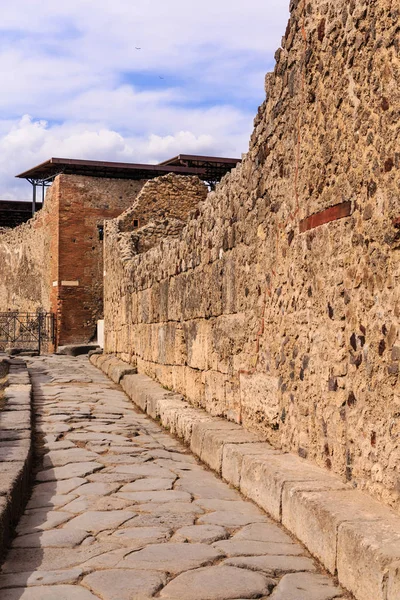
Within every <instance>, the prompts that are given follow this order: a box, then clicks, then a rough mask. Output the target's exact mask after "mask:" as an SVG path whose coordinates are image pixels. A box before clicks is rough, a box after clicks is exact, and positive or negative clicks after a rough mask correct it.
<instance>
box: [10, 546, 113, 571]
mask: <svg viewBox="0 0 400 600" xmlns="http://www.w3.org/2000/svg"><path fill="white" fill-rule="evenodd" d="M117 549H118V545H117V544H115V543H111V542H99V543H94V544H92V545H90V546H78V547H77V548H75V549H74V551H73V552H71V550H70V549H69V548H43V549H42V550H41V551H40V552H39V553H38V551H37V549H36V548H15V549H11V550H10V551H9V553H8V555H7V558H6V560H5V562H4V564H3V566H2V572H3V573H20V572H24V571H31V572H34V571H36V570H37V569H38V568H40V570H41V571H54V570H59V569H69V568H71V567H76V566H79V565H81V564H83V563H84V562H86V561H88V560H89V559H91V558H93V557H95V556H99V555H100V554H104V553H107V552H111V551H112V550H117Z"/></svg>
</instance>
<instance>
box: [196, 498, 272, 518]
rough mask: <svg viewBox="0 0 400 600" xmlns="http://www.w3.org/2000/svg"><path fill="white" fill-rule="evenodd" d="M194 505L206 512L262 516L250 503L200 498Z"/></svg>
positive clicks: (256, 507) (261, 512)
mask: <svg viewBox="0 0 400 600" xmlns="http://www.w3.org/2000/svg"><path fill="white" fill-rule="evenodd" d="M194 504H198V505H199V506H201V507H202V508H204V509H205V510H207V511H212V510H218V511H226V512H235V513H239V514H246V515H249V514H251V515H263V516H265V513H263V511H262V510H260V509H259V508H258V506H256V505H255V504H253V503H252V502H245V501H244V500H237V501H234V500H233V501H231V500H218V499H217V500H215V499H210V498H201V499H197V500H195V501H194Z"/></svg>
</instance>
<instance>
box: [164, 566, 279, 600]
mask: <svg viewBox="0 0 400 600" xmlns="http://www.w3.org/2000/svg"><path fill="white" fill-rule="evenodd" d="M268 583H269V582H268V579H267V578H266V577H264V576H263V575H261V574H260V573H251V572H249V571H244V570H243V569H236V568H234V567H226V566H216V567H205V568H203V569H195V570H193V571H189V572H188V573H183V574H182V575H179V577H176V579H174V580H173V581H171V583H169V584H168V585H167V586H166V587H165V588H164V589H163V590H162V591H161V598H166V599H167V598H170V599H171V600H228V599H230V598H238V597H242V598H259V597H261V596H262V595H268Z"/></svg>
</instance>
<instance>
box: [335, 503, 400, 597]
mask: <svg viewBox="0 0 400 600" xmlns="http://www.w3.org/2000/svg"><path fill="white" fill-rule="evenodd" d="M354 516H355V517H357V516H359V517H360V521H354V522H343V523H342V524H341V525H340V526H339V529H338V545H337V548H338V549H337V569H338V575H339V577H340V582H341V584H342V585H343V587H345V588H347V589H351V590H353V591H354V593H355V595H356V597H359V598H363V599H364V598H365V600H375V599H379V600H380V599H381V598H385V595H384V594H385V587H386V586H387V585H388V583H387V581H388V580H389V581H390V587H391V588H392V590H393V589H395V581H396V565H398V564H399V562H400V523H399V520H398V519H397V518H396V517H395V515H394V514H393V515H392V516H391V518H390V517H389V518H387V519H386V520H377V521H372V520H366V521H364V520H362V517H363V514H360V515H357V514H355V515H354ZM370 516H372V515H370ZM388 570H389V571H390V573H391V574H390V576H389V578H388ZM396 585H397V588H398V589H399V573H397V583H396ZM393 593H394V592H393V591H391V594H392V596H393ZM388 598H390V595H389V592H388ZM393 598H395V596H393ZM385 600H386V599H385Z"/></svg>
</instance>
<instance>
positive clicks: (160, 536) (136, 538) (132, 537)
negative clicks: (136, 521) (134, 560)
mask: <svg viewBox="0 0 400 600" xmlns="http://www.w3.org/2000/svg"><path fill="white" fill-rule="evenodd" d="M170 537H171V530H170V529H168V528H167V527H129V528H125V529H118V531H115V532H114V533H113V534H112V535H111V536H110V538H109V539H110V540H112V541H116V542H117V541H119V542H122V543H124V544H127V545H130V547H131V549H132V550H135V549H139V548H142V547H143V546H146V545H147V544H158V543H161V542H165V541H168V540H169V538H170ZM174 541H177V540H174Z"/></svg>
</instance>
